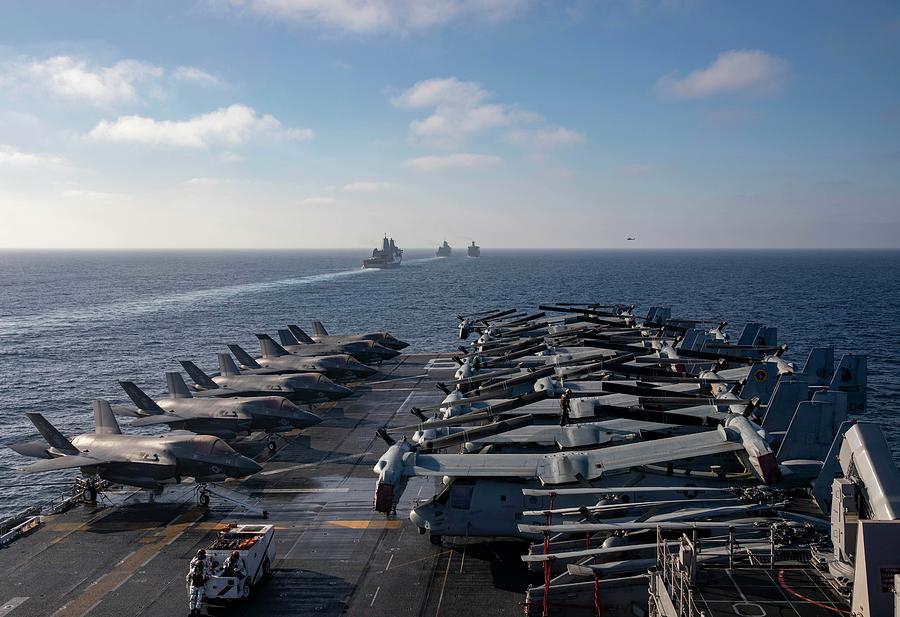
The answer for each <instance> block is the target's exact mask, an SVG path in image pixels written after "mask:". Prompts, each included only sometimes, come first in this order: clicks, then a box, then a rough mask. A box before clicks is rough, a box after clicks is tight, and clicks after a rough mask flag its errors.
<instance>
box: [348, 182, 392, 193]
mask: <svg viewBox="0 0 900 617" xmlns="http://www.w3.org/2000/svg"><path fill="white" fill-rule="evenodd" d="M393 186H394V185H393V184H391V183H390V182H367V181H360V182H350V183H349V184H345V185H344V186H343V188H342V189H341V190H343V191H347V192H348V193H376V192H378V191H384V190H387V189H389V188H393Z"/></svg>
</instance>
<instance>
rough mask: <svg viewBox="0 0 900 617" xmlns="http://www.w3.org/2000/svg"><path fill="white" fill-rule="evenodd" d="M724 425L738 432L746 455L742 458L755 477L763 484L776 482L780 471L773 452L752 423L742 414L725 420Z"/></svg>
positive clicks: (779, 476)
mask: <svg viewBox="0 0 900 617" xmlns="http://www.w3.org/2000/svg"><path fill="white" fill-rule="evenodd" d="M725 426H726V427H728V428H730V429H732V430H734V431H736V432H737V433H738V437H739V439H740V441H741V443H742V444H743V445H744V452H745V455H746V456H745V457H742V459H743V460H744V461H745V464H746V465H748V466H749V468H750V470H751V471H752V472H753V473H754V474H755V475H756V477H758V478H759V479H760V480H762V482H763V483H765V484H774V483H775V482H778V480H780V479H781V471H780V469H779V467H778V461H777V460H776V459H775V453H774V452H773V451H772V448H770V447H769V444H768V442H766V440H765V439H764V438H763V436H762V435H760V434H759V433H758V432H757V430H756V427H755V426H754V424H753V423H752V422H750V420H748V419H747V418H745V417H744V416H742V415H735V416H734V417H733V418H729V419H728V420H727V421H726V422H725Z"/></svg>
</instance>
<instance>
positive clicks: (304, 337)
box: [288, 326, 318, 345]
mask: <svg viewBox="0 0 900 617" xmlns="http://www.w3.org/2000/svg"><path fill="white" fill-rule="evenodd" d="M288 329H289V330H290V331H291V334H293V335H294V336H295V337H297V340H298V341H300V342H301V343H303V344H305V345H309V344H311V343H315V341H314V340H312V338H311V337H310V336H309V335H308V334H307V333H306V332H304V331H303V329H302V328H300V326H288ZM316 336H318V335H316Z"/></svg>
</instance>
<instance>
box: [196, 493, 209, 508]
mask: <svg viewBox="0 0 900 617" xmlns="http://www.w3.org/2000/svg"><path fill="white" fill-rule="evenodd" d="M197 503H199V504H200V505H201V506H203V507H204V508H205V507H207V506H208V505H209V495H207V494H205V493H201V494H200V495H199V496H198V497H197Z"/></svg>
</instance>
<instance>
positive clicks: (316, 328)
mask: <svg viewBox="0 0 900 617" xmlns="http://www.w3.org/2000/svg"><path fill="white" fill-rule="evenodd" d="M312 328H313V334H315V335H316V336H328V330H326V329H325V326H323V325H322V322H321V321H319V320H318V319H313V321H312Z"/></svg>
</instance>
